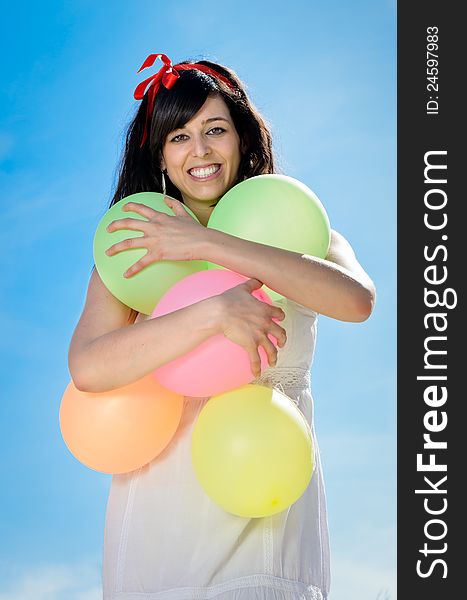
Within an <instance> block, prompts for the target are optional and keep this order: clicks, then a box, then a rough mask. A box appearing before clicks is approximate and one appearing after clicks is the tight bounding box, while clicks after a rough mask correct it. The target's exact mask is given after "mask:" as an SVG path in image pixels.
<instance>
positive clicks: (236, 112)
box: [69, 54, 375, 600]
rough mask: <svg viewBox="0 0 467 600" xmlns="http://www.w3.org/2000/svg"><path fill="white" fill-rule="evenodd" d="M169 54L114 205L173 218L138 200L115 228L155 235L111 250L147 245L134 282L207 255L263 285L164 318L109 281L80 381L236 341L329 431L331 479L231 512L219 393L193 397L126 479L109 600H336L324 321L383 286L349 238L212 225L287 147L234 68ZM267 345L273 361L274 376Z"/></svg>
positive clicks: (97, 383)
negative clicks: (274, 137)
mask: <svg viewBox="0 0 467 600" xmlns="http://www.w3.org/2000/svg"><path fill="white" fill-rule="evenodd" d="M157 58H161V59H162V61H163V63H164V66H163V67H162V68H161V70H160V71H159V72H158V73H157V74H156V75H153V76H151V77H149V78H148V79H146V80H145V81H144V82H142V83H141V84H140V85H139V86H138V87H137V90H136V92H135V97H136V98H137V99H142V103H141V105H140V107H139V110H138V112H137V114H136V116H135V117H134V120H133V122H132V123H131V124H130V126H129V130H128V135H127V139H126V146H125V150H124V155H123V159H122V165H121V169H120V176H119V181H118V185H117V189H116V191H115V195H114V198H113V201H112V203H115V202H116V201H118V200H120V199H121V198H123V197H126V196H129V195H130V194H134V193H137V192H142V191H155V192H161V191H164V193H165V192H167V193H168V194H169V195H170V196H171V198H166V199H165V201H166V203H167V205H168V206H169V207H170V208H171V209H172V212H173V215H172V216H171V215H168V214H164V213H163V212H160V211H157V210H154V209H152V208H150V207H147V206H144V205H142V204H137V203H131V204H130V205H129V206H128V207H127V208H128V209H130V210H131V211H132V212H136V213H138V214H139V215H141V216H142V217H144V220H141V219H134V218H133V219H132V218H125V219H119V220H117V221H114V222H113V223H111V224H110V225H109V230H110V231H116V230H119V229H121V230H132V229H134V230H137V231H140V232H141V233H142V235H141V236H138V237H137V238H132V239H127V240H124V241H123V242H119V243H118V244H114V246H113V247H111V248H110V249H108V251H107V252H108V254H110V255H111V254H115V253H117V252H122V251H125V250H127V249H128V248H132V247H136V246H137V247H140V248H141V247H143V248H145V249H146V250H147V253H146V254H145V256H144V257H143V258H142V259H140V260H138V261H137V262H136V263H135V264H134V265H133V266H131V267H130V268H129V269H128V271H127V273H126V276H128V277H133V276H134V275H135V274H136V273H138V272H139V271H141V270H142V269H144V268H145V267H147V266H148V265H150V264H152V263H154V262H156V261H160V260H172V261H177V260H194V259H200V260H207V261H210V262H214V263H216V264H218V265H221V266H223V267H225V268H227V269H230V270H232V271H235V272H237V273H241V274H243V275H245V276H246V277H249V278H251V279H249V280H247V281H246V282H245V283H242V284H240V285H237V286H236V287H234V288H231V289H229V290H227V291H225V292H224V293H222V294H219V295H215V296H212V297H209V298H207V299H206V300H202V301H200V302H196V303H194V304H192V305H190V306H187V307H185V308H182V309H179V310H176V311H174V312H172V313H169V314H166V315H163V316H159V317H157V318H152V319H151V318H149V319H148V318H147V317H146V316H145V315H141V314H140V315H136V314H134V311H132V310H131V309H130V308H129V307H127V306H125V305H124V304H122V303H121V302H120V301H119V300H117V299H116V298H115V297H114V296H113V295H112V294H111V293H110V292H109V291H108V290H107V289H106V288H105V286H104V284H103V283H102V280H101V279H100V277H99V275H98V274H97V272H96V271H95V272H94V273H93V274H92V276H91V281H90V283H89V288H88V295H87V299H86V304H85V307H84V310H83V314H82V316H81V318H80V321H79V323H78V325H77V327H76V330H75V333H74V335H73V339H72V342H71V346H70V353H69V365H70V372H71V375H72V378H73V380H74V382H75V385H76V386H77V387H78V389H80V390H84V391H88V392H100V391H106V390H110V389H114V388H117V387H120V386H123V385H126V384H128V383H130V382H133V381H135V380H137V379H138V378H142V377H144V376H145V375H147V374H148V373H151V372H153V371H155V370H156V369H157V368H158V367H160V366H162V365H164V364H167V363H169V362H170V361H172V360H174V359H176V358H178V357H180V356H183V355H185V354H186V353H188V352H189V351H191V350H193V349H194V348H196V347H197V346H199V345H200V344H201V343H203V342H204V341H206V340H208V339H209V338H211V337H212V336H214V335H218V334H221V335H224V336H226V337H227V338H229V339H230V340H231V341H233V342H234V343H235V344H238V345H239V346H241V347H243V348H244V349H245V350H246V351H247V353H248V356H249V359H250V363H251V370H252V373H253V374H254V375H255V377H256V378H257V379H256V380H255V381H256V383H261V384H263V385H266V386H270V387H275V386H277V387H278V388H279V389H280V390H281V391H283V392H284V393H285V394H287V395H288V396H289V397H290V398H291V400H292V401H293V402H295V403H296V405H297V406H298V407H299V408H300V410H301V411H302V413H303V415H304V417H305V419H306V420H307V422H308V424H309V425H310V429H311V433H312V436H313V448H314V457H315V471H314V474H313V477H312V479H311V482H310V484H309V485H308V487H307V489H306V490H305V492H304V493H303V495H302V496H301V497H300V498H299V499H298V500H297V501H296V502H295V503H294V504H293V505H292V506H290V507H289V508H288V509H286V510H284V511H282V512H280V513H277V514H274V515H272V516H268V517H264V518H243V517H239V516H236V515H232V514H229V513H227V512H225V511H224V510H222V509H221V508H220V507H219V506H217V505H216V504H214V503H213V502H212V501H211V499H210V498H209V497H208V496H207V494H206V493H204V491H203V490H202V489H201V487H200V485H199V483H198V481H197V479H196V476H195V474H194V470H193V466H192V461H191V436H192V432H193V428H194V425H195V423H196V421H197V418H198V416H199V414H200V411H201V410H202V409H203V407H204V406H205V405H206V403H207V402H208V401H209V398H193V397H185V398H184V408H183V414H182V419H181V422H180V425H179V428H178V430H177V432H176V434H175V436H174V438H173V439H172V441H171V443H170V444H169V446H168V447H167V448H166V449H165V450H164V452H163V453H162V454H160V455H159V456H158V457H157V458H156V459H155V460H153V461H152V462H150V463H149V464H147V465H145V466H144V467H142V468H140V469H138V470H136V471H133V472H131V473H127V474H123V475H114V477H113V479H112V486H111V490H110V496H109V502H108V506H107V516H106V529H105V539H104V561H103V582H104V599H105V600H116V599H117V598H118V599H119V600H134V599H135V598H140V599H141V600H142V599H143V598H145V599H147V600H149V599H154V600H155V599H156V598H157V599H159V600H163V599H167V600H168V599H171V600H191V599H192V598H203V599H207V598H218V599H219V600H252V599H253V598H254V599H256V600H293V599H297V600H298V599H300V600H325V599H326V598H327V597H328V591H329V579H330V577H329V542H328V529H327V517H326V499H325V493H324V484H323V476H322V470H321V462H320V455H319V448H318V443H317V440H316V436H315V432H314V422H313V399H312V395H311V390H310V375H309V370H310V367H311V363H312V359H313V353H314V346H315V340H316V320H317V316H318V313H322V314H325V315H328V316H330V317H332V318H335V319H340V320H344V321H363V320H365V319H366V318H368V316H369V315H370V313H371V311H372V307H373V302H374V296H375V292H374V287H373V284H372V282H371V280H370V278H369V277H368V275H367V274H366V273H365V271H364V270H363V268H362V267H361V265H360V264H359V262H358V260H357V258H356V257H355V254H354V252H353V250H352V248H351V246H350V244H349V243H348V242H347V241H346V240H345V239H344V238H343V237H342V236H341V235H340V234H338V233H337V232H335V231H333V232H332V234H331V244H330V248H329V252H328V255H327V256H326V258H325V259H323V258H318V257H315V256H311V255H302V254H299V253H296V252H291V251H288V250H282V249H279V248H275V247H272V246H268V245H264V244H259V243H255V242H250V241H247V240H243V239H241V238H239V237H235V236H232V235H229V234H226V233H224V232H221V231H216V230H214V229H212V228H207V227H205V225H206V224H207V221H208V219H209V217H210V215H211V213H212V211H213V210H214V207H215V205H216V203H217V202H218V200H219V199H220V198H221V196H223V195H224V194H225V193H226V192H227V191H228V190H229V189H231V188H232V187H233V186H234V185H235V184H236V183H238V182H240V181H243V180H244V179H247V178H250V177H252V176H254V175H260V174H267V173H273V172H274V161H273V155H272V146H271V136H270V134H269V131H268V129H267V127H266V125H265V123H264V121H263V119H262V118H261V116H260V115H259V113H258V112H257V111H256V109H255V108H254V107H253V106H252V104H251V102H250V101H249V99H248V97H247V96H246V93H245V91H244V87H243V85H242V83H241V82H240V80H239V79H238V77H237V76H236V75H235V73H233V71H231V70H229V69H227V68H225V67H223V66H221V65H217V64H214V63H211V62H207V61H201V62H199V63H190V62H184V63H180V64H178V65H175V66H172V64H171V62H170V61H169V59H168V58H167V57H166V56H165V55H159V54H158V55H151V56H150V57H148V59H147V60H146V61H145V63H144V64H143V68H146V67H147V66H151V65H152V64H153V63H154V61H155V60H156V59H157ZM165 188H166V189H165ZM185 207H187V208H190V209H191V210H192V211H193V213H194V214H195V215H196V216H197V217H198V219H199V222H198V221H196V220H195V219H193V218H192V217H191V216H190V214H189V213H188V212H187V210H186V208H185ZM286 209H287V207H286V206H285V207H284V210H286ZM278 218H280V214H279V215H278ZM262 283H264V284H265V285H267V286H268V287H269V288H270V289H272V290H274V291H276V292H278V294H280V295H281V296H282V297H283V298H282V299H281V300H280V301H278V302H276V303H275V304H272V305H268V304H266V303H265V302H261V301H260V300H257V299H256V298H255V297H254V296H253V295H252V292H253V291H254V290H256V289H259V288H260V287H261V285H262ZM270 335H272V336H273V337H274V338H276V339H277V347H276V346H275V345H274V344H273V343H272V342H271V340H270V339H269V336H270ZM260 347H262V348H263V349H264V351H265V352H266V355H267V358H268V365H269V366H268V367H267V368H266V369H265V370H263V371H261V361H260V356H259V348H260ZM292 467H293V465H291V468H292Z"/></svg>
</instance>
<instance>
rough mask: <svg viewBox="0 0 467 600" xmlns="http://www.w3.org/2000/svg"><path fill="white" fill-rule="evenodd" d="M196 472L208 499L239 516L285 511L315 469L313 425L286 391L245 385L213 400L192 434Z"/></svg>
mask: <svg viewBox="0 0 467 600" xmlns="http://www.w3.org/2000/svg"><path fill="white" fill-rule="evenodd" d="M191 451H192V460H193V467H194V470H195V473H196V476H197V478H198V481H199V483H200V484H201V486H202V487H203V489H204V491H205V492H206V493H207V494H208V496H209V497H210V498H211V499H212V500H213V501H214V502H216V503H217V504H218V505H220V506H221V507H222V508H223V509H224V510H226V511H227V512H229V513H232V514H234V515H238V516H240V517H265V516H268V515H272V514H275V513H278V512H281V511H283V510H285V509H286V508H287V507H289V506H290V505H291V504H293V503H294V502H296V501H297V500H298V499H299V498H300V496H301V495H302V494H303V492H304V491H305V489H306V488H307V486H308V484H309V483H310V480H311V476H312V474H313V468H314V453H313V440H312V434H311V429H310V426H309V424H308V423H307V421H306V419H305V417H304V416H303V414H302V413H301V411H300V410H299V408H298V407H297V406H296V405H295V404H294V402H293V401H292V400H291V399H290V398H288V397H287V396H286V395H285V394H282V393H281V392H279V391H277V390H274V389H271V388H268V387H264V386H261V385H254V384H250V385H246V386H243V387H240V388H237V389H235V390H232V391H230V392H226V393H224V394H219V395H218V396H213V397H212V398H211V399H210V400H209V401H208V402H207V403H206V405H205V406H204V408H203V410H202V411H201V412H200V414H199V417H198V420H197V422H196V424H195V427H194V429H193V437H192V447H191Z"/></svg>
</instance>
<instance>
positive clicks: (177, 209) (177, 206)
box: [164, 196, 191, 218]
mask: <svg viewBox="0 0 467 600" xmlns="http://www.w3.org/2000/svg"><path fill="white" fill-rule="evenodd" d="M164 202H165V203H166V204H167V206H168V207H169V208H171V209H172V210H173V213H174V215H175V216H177V217H190V218H191V215H189V214H188V212H187V211H186V210H185V208H184V206H183V204H182V203H181V202H180V200H175V198H171V197H170V196H165V198H164Z"/></svg>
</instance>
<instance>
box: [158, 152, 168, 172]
mask: <svg viewBox="0 0 467 600" xmlns="http://www.w3.org/2000/svg"><path fill="white" fill-rule="evenodd" d="M159 163H160V167H161V171H165V170H166V165H165V160H164V157H163V156H162V154H161V156H160V159H159Z"/></svg>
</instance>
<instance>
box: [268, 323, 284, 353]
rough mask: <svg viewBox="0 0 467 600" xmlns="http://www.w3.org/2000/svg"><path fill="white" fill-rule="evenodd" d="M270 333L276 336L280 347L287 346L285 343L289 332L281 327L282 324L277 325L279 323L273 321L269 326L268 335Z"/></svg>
mask: <svg viewBox="0 0 467 600" xmlns="http://www.w3.org/2000/svg"><path fill="white" fill-rule="evenodd" d="M269 334H271V335H272V336H274V338H275V339H276V341H277V345H278V346H279V348H283V347H284V346H285V343H286V341H287V332H286V330H285V329H284V328H283V327H280V325H277V323H274V321H273V322H272V323H271V327H270V328H269V332H268V335H269Z"/></svg>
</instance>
